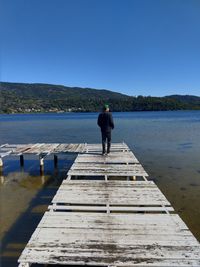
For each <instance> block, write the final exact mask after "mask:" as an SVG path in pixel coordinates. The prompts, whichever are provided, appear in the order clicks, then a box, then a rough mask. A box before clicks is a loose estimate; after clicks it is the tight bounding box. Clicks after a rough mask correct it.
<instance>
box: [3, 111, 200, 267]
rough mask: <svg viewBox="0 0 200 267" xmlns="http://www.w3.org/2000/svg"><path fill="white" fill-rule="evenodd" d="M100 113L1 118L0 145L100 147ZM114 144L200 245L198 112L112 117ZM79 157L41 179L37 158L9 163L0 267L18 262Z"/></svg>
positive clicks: (48, 166) (49, 167) (49, 168)
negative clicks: (123, 146)
mask: <svg viewBox="0 0 200 267" xmlns="http://www.w3.org/2000/svg"><path fill="white" fill-rule="evenodd" d="M97 116H98V114H97V113H60V114H13V115H0V144H4V143H10V144H14V143H15V144H17V143H21V144H23V143H45V142H46V143H51V142H52V143H99V142H100V141H101V136H100V131H99V129H98V127H97V124H96V120H97ZM113 117H114V121H115V129H114V131H113V133H112V141H113V142H122V141H124V142H126V143H127V144H128V146H129V147H130V148H131V149H132V151H133V152H134V153H135V155H136V157H137V158H138V159H139V161H140V162H141V164H142V165H143V166H144V168H145V170H146V171H147V172H148V174H149V175H150V178H151V179H153V180H154V181H155V183H156V184H157V186H158V187H159V188H160V190H161V191H162V192H163V193H164V194H165V196H166V197H167V199H168V200H169V201H170V202H171V204H172V206H173V207H174V208H175V210H176V211H177V212H178V214H179V215H180V217H181V218H182V219H183V220H184V221H185V223H186V224H187V225H188V227H189V229H190V230H191V231H192V232H193V234H194V235H195V237H196V238H197V239H198V240H199V241H200V208H199V207H200V111H163V112H125V113H113ZM74 158H75V155H60V156H59V164H58V168H57V169H54V166H53V160H52V157H51V156H49V157H48V158H47V159H46V160H45V173H44V175H41V174H40V170H39V160H38V158H37V156H25V166H24V168H21V167H20V166H19V158H17V157H6V158H4V169H3V173H2V174H1V183H0V193H1V239H2V250H1V256H2V266H6V267H12V266H16V260H17V258H18V257H19V255H20V253H21V251H22V250H23V248H24V246H25V244H26V243H27V241H28V240H29V238H30V236H31V234H32V233H33V231H34V229H35V228H36V226H37V224H38V222H39V221H40V219H41V217H42V216H43V213H44V211H45V210H46V209H47V206H48V205H49V204H50V202H51V199H52V197H53V196H54V194H55V192H56V190H57V188H58V186H59V185H60V183H61V182H62V179H63V178H64V177H65V174H66V172H67V170H68V169H69V168H70V166H71V164H72V162H73V160H74Z"/></svg>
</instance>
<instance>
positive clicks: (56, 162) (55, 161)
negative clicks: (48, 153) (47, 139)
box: [54, 155, 58, 168]
mask: <svg viewBox="0 0 200 267" xmlns="http://www.w3.org/2000/svg"><path fill="white" fill-rule="evenodd" d="M54 167H55V168H57V167H58V156H57V155H54Z"/></svg>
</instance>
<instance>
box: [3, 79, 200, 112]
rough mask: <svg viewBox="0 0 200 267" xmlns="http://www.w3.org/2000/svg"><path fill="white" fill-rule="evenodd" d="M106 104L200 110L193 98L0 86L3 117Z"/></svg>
mask: <svg viewBox="0 0 200 267" xmlns="http://www.w3.org/2000/svg"><path fill="white" fill-rule="evenodd" d="M134 93H135V92H133V94H134ZM105 103H108V104H109V105H110V107H111V109H112V111H150V110H181V109H190V110H191V109H200V97H197V96H190V95H186V96H182V95H171V96H166V97H150V96H137V97H133V96H127V95H123V94H120V93H116V92H112V91H108V90H97V89H91V88H79V87H67V86H61V85H51V84H28V83H7V82H1V84H0V113H18V112H20V113H21V112H26V113H27V112H64V111H79V112H85V111H89V112H91V111H99V110H101V107H102V105H103V104H105Z"/></svg>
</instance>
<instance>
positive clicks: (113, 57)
mask: <svg viewBox="0 0 200 267" xmlns="http://www.w3.org/2000/svg"><path fill="white" fill-rule="evenodd" d="M0 12H1V13H0V23H1V27H0V38H1V41H0V45H1V81H10V82H30V83H35V82H40V83H53V84H62V85H67V86H80V87H92V88H99V89H100V88H104V89H109V90H113V91H117V92H121V93H125V94H128V95H152V96H163V95H169V94H194V95H200V0H1V11H0Z"/></svg>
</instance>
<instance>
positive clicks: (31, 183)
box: [0, 156, 73, 267]
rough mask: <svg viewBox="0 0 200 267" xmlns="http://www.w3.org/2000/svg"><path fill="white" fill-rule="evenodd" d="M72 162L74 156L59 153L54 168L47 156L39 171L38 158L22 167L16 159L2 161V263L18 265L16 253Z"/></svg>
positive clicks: (31, 231) (5, 265)
mask: <svg viewBox="0 0 200 267" xmlns="http://www.w3.org/2000/svg"><path fill="white" fill-rule="evenodd" d="M72 162H73V156H71V158H70V157H60V158H59V162H58V167H57V168H55V167H54V164H53V160H52V159H46V161H45V166H44V169H43V172H42V173H41V172H40V167H39V164H38V160H34V159H31V160H30V159H29V160H26V161H25V164H24V166H23V167H20V164H19V159H9V158H8V159H7V161H5V164H4V174H3V172H2V173H1V178H2V179H1V185H0V194H1V232H0V236H1V240H2V247H1V258H2V262H1V267H3V266H4V267H14V266H17V259H18V257H19V256H20V254H21V252H22V250H23V249H24V247H25V245H26V243H27V242H28V240H29V239H30V237H31V235H32V233H33V232H34V230H35V228H36V227H37V224H38V223H39V221H40V219H41V218H42V216H43V214H44V212H45V211H46V210H47V208H48V206H49V204H50V203H51V200H52V198H53V196H54V195H55V193H56V191H57V188H58V187H59V185H60V183H61V181H62V180H63V178H64V177H65V175H66V172H67V169H68V168H69V167H70V166H71V164H72ZM13 166H15V168H16V169H14V168H13ZM3 203H4V204H5V205H4V204H3Z"/></svg>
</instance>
